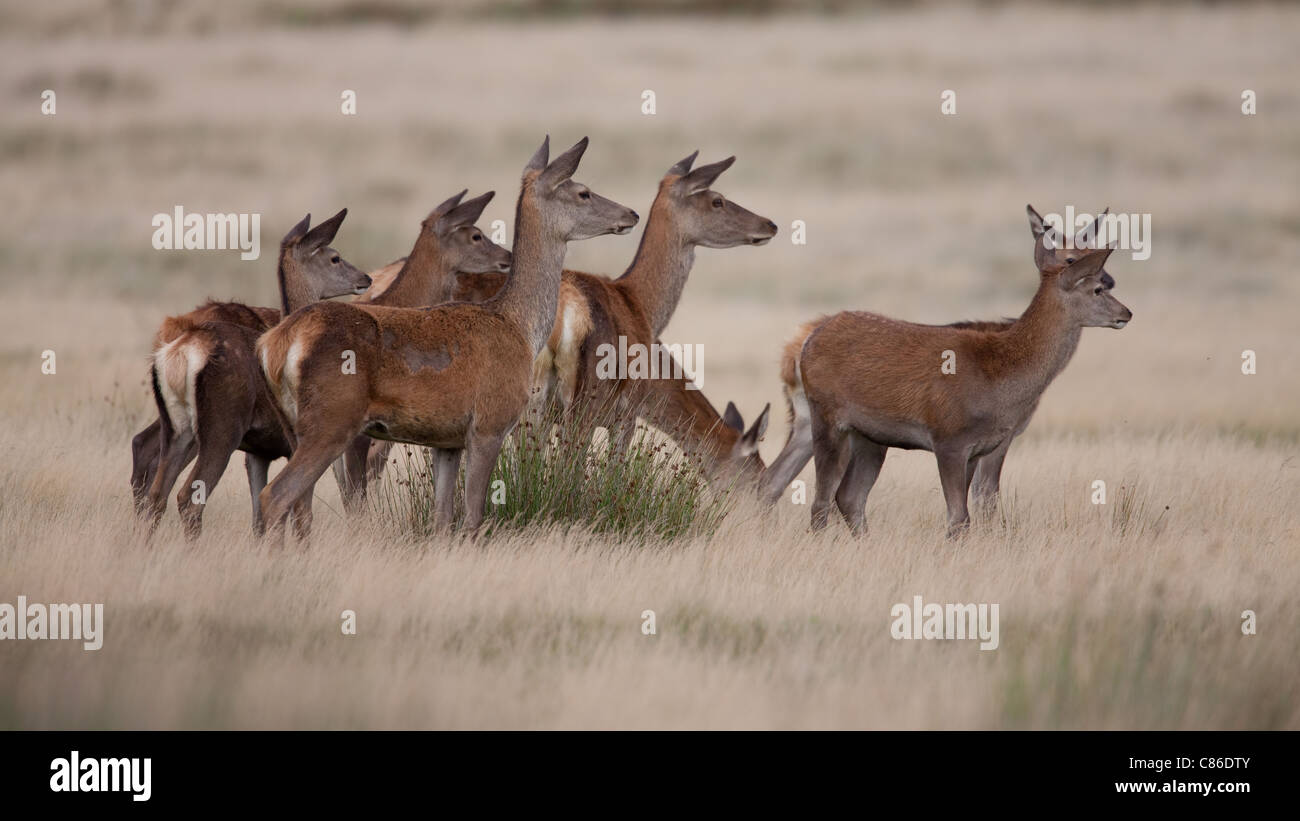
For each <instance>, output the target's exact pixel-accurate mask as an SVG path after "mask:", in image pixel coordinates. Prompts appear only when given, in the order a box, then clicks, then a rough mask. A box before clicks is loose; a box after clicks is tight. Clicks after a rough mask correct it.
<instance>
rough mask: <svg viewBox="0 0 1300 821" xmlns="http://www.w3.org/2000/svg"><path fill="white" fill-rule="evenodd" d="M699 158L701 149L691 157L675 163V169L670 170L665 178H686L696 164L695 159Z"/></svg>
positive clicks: (696, 150)
mask: <svg viewBox="0 0 1300 821" xmlns="http://www.w3.org/2000/svg"><path fill="white" fill-rule="evenodd" d="M698 156H700V149H698V148H697V149H695V151H694V152H693V153H692V154H691V155H690V156H689V157H683V158H682V159H680V160H678V161H677V162H676V163H674V164H673V167H672V168H670V169H668V173H667V174H665V175H664V176H669V177H681V176H685V175H686V174H687V173H688V172H690V170H691V166H692V165H694V164H695V158H696V157H698Z"/></svg>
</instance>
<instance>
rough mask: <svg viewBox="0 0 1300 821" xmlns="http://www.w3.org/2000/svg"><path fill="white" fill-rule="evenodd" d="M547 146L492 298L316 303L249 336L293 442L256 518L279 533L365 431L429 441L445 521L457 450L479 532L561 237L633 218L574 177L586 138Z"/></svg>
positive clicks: (523, 199)
mask: <svg viewBox="0 0 1300 821" xmlns="http://www.w3.org/2000/svg"><path fill="white" fill-rule="evenodd" d="M549 147H550V138H549V137H548V138H547V140H546V141H545V142H543V143H542V145H541V147H540V148H539V149H538V150H537V152H536V153H535V154H534V155H533V157H532V159H531V160H529V162H528V165H527V166H526V167H525V168H524V174H523V180H522V184H521V186H520V192H519V201H518V205H517V206H516V210H515V215H516V216H515V237H514V261H513V264H512V269H511V276H510V278H509V280H508V281H507V283H506V286H505V287H504V288H503V289H502V290H501V291H500V292H499V293H498V294H497V295H496V296H495V297H493V298H492V299H490V300H488V301H487V302H484V303H480V304H472V303H461V302H453V303H447V304H443V305H438V306H434V307H432V308H424V309H411V308H389V307H385V306H376V305H344V304H339V303H333V302H323V303H320V304H317V305H313V306H310V307H309V308H306V309H304V310H302V311H300V312H298V313H296V314H294V315H293V316H291V317H289V318H288V319H286V320H285V321H284V322H282V323H280V324H279V325H277V326H276V327H275V328H272V329H271V330H270V331H268V332H267V333H265V334H264V335H263V336H262V337H261V338H260V339H259V340H258V343H257V348H258V354H259V358H260V359H261V362H262V369H263V371H264V373H265V376H266V379H267V382H268V384H269V385H270V386H271V389H272V391H273V393H274V395H275V396H276V398H277V399H278V400H279V402H280V407H281V408H282V410H283V411H284V413H285V415H286V416H287V418H288V420H289V422H290V423H291V424H292V426H293V429H294V432H295V435H296V439H297V447H296V448H295V450H294V452H293V456H292V457H291V458H290V459H289V464H288V465H287V466H286V467H285V469H284V470H283V471H282V472H281V473H280V474H279V475H278V476H277V477H276V478H275V481H273V482H271V484H270V485H268V486H267V487H266V489H265V490H263V491H262V516H263V521H264V523H265V525H266V527H268V528H270V529H271V530H272V531H273V533H274V535H275V537H276V538H277V539H282V538H283V533H284V525H283V523H284V521H285V519H286V518H287V517H288V515H289V512H290V509H291V508H293V507H294V506H295V505H299V504H300V503H301V506H302V508H303V509H307V510H309V509H310V505H311V492H312V488H313V486H314V485H315V484H316V480H317V479H319V478H320V475H321V474H322V473H323V472H324V471H325V469H326V468H328V467H329V465H330V463H331V462H333V461H334V460H335V459H336V458H338V456H339V455H340V454H342V453H343V451H344V449H345V448H347V446H348V445H349V443H351V442H352V441H353V439H354V438H355V437H356V436H357V435H358V434H360V433H365V434H367V435H369V436H373V437H375V438H378V439H388V440H391V441H394V442H405V443H409V444H414V445H424V446H427V447H432V448H434V449H435V451H436V452H435V454H434V460H435V465H436V468H435V472H436V474H437V476H436V482H435V484H436V494H435V508H436V516H437V521H438V524H439V526H440V527H442V528H446V527H449V526H450V524H451V521H452V516H453V513H454V499H455V490H456V476H457V472H458V469H459V464H460V459H461V453H462V451H465V452H466V456H467V466H466V478H465V520H464V524H465V527H466V529H467V530H469V531H476V530H477V529H478V527H479V526H480V524H481V523H482V521H483V515H484V514H483V506H484V503H485V501H486V498H487V489H488V480H489V478H490V476H491V472H492V468H493V467H494V465H495V463H496V459H497V454H498V453H499V452H500V450H501V444H502V442H503V441H504V440H505V437H506V436H507V435H508V434H509V433H510V431H511V430H513V429H514V427H515V426H516V425H517V424H518V422H519V419H520V416H521V415H522V414H523V412H524V409H525V408H526V407H527V405H528V398H529V393H530V388H531V386H532V370H533V361H534V360H535V359H536V357H537V354H538V352H540V351H541V349H542V346H543V345H544V344H545V343H546V339H547V337H548V336H549V335H550V332H551V327H552V325H553V324H554V320H555V309H556V302H557V299H558V292H559V286H560V275H561V271H562V270H563V268H564V255H565V251H566V248H567V245H568V243H569V242H570V241H573V240H582V239H589V238H592V237H597V236H601V235H603V234H624V233H627V232H628V231H631V230H632V227H633V226H634V225H636V222H637V219H638V217H637V214H636V212H635V211H633V210H631V209H630V208H626V207H624V206H622V205H619V204H618V203H616V202H613V201H612V200H609V199H606V198H605V197H602V196H600V195H599V194H596V193H595V192H594V191H592V190H591V189H590V188H588V187H587V186H585V185H583V184H581V183H578V182H575V181H573V179H572V176H573V173H574V172H575V171H576V170H577V168H578V162H579V160H581V158H582V155H583V152H585V151H586V149H587V139H586V138H585V137H584V138H583V139H582V140H581V141H579V142H578V143H577V144H576V145H574V146H573V147H572V148H571V149H569V150H568V151H566V152H565V153H563V154H561V155H560V156H559V157H557V158H556V159H555V160H554V162H549V163H548V158H549ZM345 351H352V352H353V353H355V355H356V373H354V374H347V373H342V372H341V371H340V368H339V360H340V354H341V353H343V352H345Z"/></svg>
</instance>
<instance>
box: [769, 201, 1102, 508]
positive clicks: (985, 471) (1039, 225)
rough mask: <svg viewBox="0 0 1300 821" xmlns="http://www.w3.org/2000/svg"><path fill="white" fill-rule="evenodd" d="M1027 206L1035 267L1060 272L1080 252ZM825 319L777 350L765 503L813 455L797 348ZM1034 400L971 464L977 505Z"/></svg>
mask: <svg viewBox="0 0 1300 821" xmlns="http://www.w3.org/2000/svg"><path fill="white" fill-rule="evenodd" d="M1025 210H1026V211H1027V212H1028V214H1029V231H1030V233H1031V234H1032V235H1033V238H1034V264H1035V265H1036V266H1037V267H1038V272H1039V273H1040V274H1042V275H1044V276H1046V275H1055V274H1059V273H1061V271H1062V270H1064V269H1065V266H1067V265H1069V264H1071V263H1073V262H1074V261H1075V259H1076V258H1077V256H1078V252H1077V251H1076V250H1075V249H1070V248H1065V247H1061V248H1048V247H1047V245H1046V244H1045V243H1044V242H1043V235H1044V234H1045V233H1046V231H1047V228H1048V226H1047V225H1046V224H1045V223H1044V222H1043V218H1042V216H1040V215H1039V213H1038V212H1037V211H1035V210H1034V206H1032V205H1026V206H1025ZM1109 211H1110V209H1109V208H1107V209H1105V210H1103V211H1102V212H1101V214H1099V215H1098V216H1097V219H1096V221H1095V222H1094V223H1093V224H1092V226H1091V228H1090V229H1089V228H1085V229H1083V230H1081V231H1080V232H1079V234H1078V236H1077V237H1076V239H1075V248H1082V247H1084V246H1085V245H1086V244H1089V243H1091V242H1092V240H1093V239H1095V237H1096V236H1097V229H1098V227H1099V226H1100V225H1101V220H1102V218H1103V217H1104V216H1105V215H1106V214H1107V213H1108V212H1109ZM1101 284H1102V287H1103V288H1105V289H1106V290H1108V291H1109V290H1110V289H1112V288H1114V287H1115V279H1114V278H1113V277H1112V276H1111V275H1110V274H1108V273H1106V271H1105V269H1103V270H1102V272H1101ZM825 319H826V318H825V317H822V318H819V319H815V320H813V321H811V322H806V323H804V324H803V325H801V326H800V327H799V330H798V331H797V332H796V333H795V335H794V337H792V338H791V339H790V341H789V342H787V343H786V345H785V348H784V350H783V351H782V354H781V386H782V391H783V393H784V395H785V401H786V421H787V422H788V423H789V434H788V438H787V439H786V443H785V446H784V447H783V448H782V449H781V453H780V454H779V455H778V456H777V458H776V459H775V460H774V461H773V462H772V464H771V465H770V466H769V467H768V469H767V471H766V472H765V473H764V475H763V479H762V483H761V485H760V488H759V498H760V499H762V500H763V501H764V502H766V503H767V504H775V503H776V501H777V500H778V499H779V498H780V497H781V494H782V492H784V490H785V488H786V487H788V486H789V484H790V483H791V482H792V481H794V478H795V477H796V476H798V475H799V472H800V471H802V470H803V468H804V465H806V464H808V460H809V459H811V458H812V454H813V441H812V425H811V421H810V419H809V416H808V403H807V401H806V400H805V398H804V389H803V384H802V383H801V382H800V380H799V375H798V365H797V363H798V358H799V352H800V351H801V350H803V343H804V341H805V340H806V339H807V338H808V335H809V334H811V333H812V332H813V331H814V330H816V329H817V327H818V326H819V325H820V324H821V323H822V322H824V321H825ZM1014 323H1015V320H1014V319H1003V320H1000V321H996V322H979V321H966V322H954V323H951V324H950V325H948V326H947V327H949V328H966V329H969V330H975V331H1005V330H1007V329H1008V328H1010V327H1011V326H1012V324H1014ZM1076 342H1077V337H1076ZM1071 353H1073V351H1071ZM1037 404H1038V403H1037V400H1035V402H1034V405H1033V406H1031V407H1030V408H1029V413H1028V414H1026V415H1025V418H1024V421H1023V423H1022V424H1021V427H1020V429H1019V430H1017V431H1016V432H1015V434H1013V435H1012V436H1011V437H1008V438H1007V440H1006V441H1005V442H1003V443H1002V445H1001V446H1000V447H998V449H997V450H995V451H993V452H992V453H989V454H987V455H985V456H981V457H980V458H979V461H978V463H977V465H976V468H975V479H974V483H973V484H972V486H971V496H972V499H973V500H974V501H975V503H976V507H977V508H979V509H981V510H991V509H993V508H995V507H996V505H997V496H998V486H999V483H1000V481H1001V476H1002V463H1003V461H1005V460H1006V457H1007V449H1008V448H1010V447H1011V440H1012V439H1013V438H1015V436H1018V435H1020V433H1022V432H1023V431H1024V429H1025V427H1026V426H1028V425H1029V419H1030V417H1031V416H1032V415H1033V412H1034V409H1035V408H1036V407H1037Z"/></svg>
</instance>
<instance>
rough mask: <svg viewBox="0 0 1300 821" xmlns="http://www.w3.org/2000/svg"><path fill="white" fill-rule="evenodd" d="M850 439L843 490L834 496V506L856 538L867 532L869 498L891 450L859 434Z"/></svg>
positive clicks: (853, 434) (842, 484) (841, 485)
mask: <svg viewBox="0 0 1300 821" xmlns="http://www.w3.org/2000/svg"><path fill="white" fill-rule="evenodd" d="M847 438H848V440H849V446H850V448H851V456H850V459H849V467H848V470H847V471H845V473H844V478H843V479H842V480H841V481H840V489H839V490H838V491H837V492H836V493H835V504H836V506H837V507H839V509H840V514H841V515H843V516H844V521H846V522H848V523H849V530H851V531H853V535H854V536H861V535H862V533H863V532H864V531H865V530H866V508H867V495H868V494H870V493H871V488H872V487H873V486H874V485H875V484H876V477H877V476H879V475H880V466H881V465H883V464H884V463H885V454H886V453H887V452H888V448H886V447H884V446H882V445H878V444H876V443H875V442H872V441H870V440H869V439H867V438H866V437H865V436H863V435H861V434H859V433H856V432H854V433H850V434H848V436H847Z"/></svg>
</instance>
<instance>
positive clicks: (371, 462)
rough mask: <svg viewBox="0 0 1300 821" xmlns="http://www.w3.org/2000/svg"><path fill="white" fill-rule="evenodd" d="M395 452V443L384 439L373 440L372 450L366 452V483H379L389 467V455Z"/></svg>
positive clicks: (371, 442) (371, 443) (371, 441)
mask: <svg viewBox="0 0 1300 821" xmlns="http://www.w3.org/2000/svg"><path fill="white" fill-rule="evenodd" d="M392 450H393V443H392V442H386V441H384V440H383V439H371V440H370V449H369V450H367V451H366V481H367V482H377V481H379V477H380V476H382V475H383V474H384V470H385V469H386V468H387V467H388V454H389V453H390V452H392Z"/></svg>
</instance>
